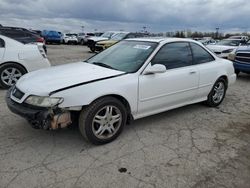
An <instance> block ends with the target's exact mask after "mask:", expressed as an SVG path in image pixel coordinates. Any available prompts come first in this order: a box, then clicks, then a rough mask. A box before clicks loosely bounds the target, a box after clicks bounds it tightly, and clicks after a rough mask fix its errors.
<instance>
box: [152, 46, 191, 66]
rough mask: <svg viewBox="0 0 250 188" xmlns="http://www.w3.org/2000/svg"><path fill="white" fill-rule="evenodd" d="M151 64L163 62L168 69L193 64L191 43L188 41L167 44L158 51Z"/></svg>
mask: <svg viewBox="0 0 250 188" xmlns="http://www.w3.org/2000/svg"><path fill="white" fill-rule="evenodd" d="M151 64H152V65H154V64H162V65H165V66H166V68H167V69H174V68H179V67H185V66H190V65H192V53H191V49H190V47H189V44H188V43H186V42H176V43H170V44H166V45H165V46H163V47H162V48H161V49H160V50H159V51H158V53H157V54H156V56H155V57H154V58H153V60H152V61H151Z"/></svg>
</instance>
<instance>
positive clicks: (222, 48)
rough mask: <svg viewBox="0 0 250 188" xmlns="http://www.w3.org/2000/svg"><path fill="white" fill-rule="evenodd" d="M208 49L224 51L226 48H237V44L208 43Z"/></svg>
mask: <svg viewBox="0 0 250 188" xmlns="http://www.w3.org/2000/svg"><path fill="white" fill-rule="evenodd" d="M206 47H207V48H208V49H210V50H211V51H213V52H222V51H224V50H230V49H236V48H237V46H223V45H207V46H206Z"/></svg>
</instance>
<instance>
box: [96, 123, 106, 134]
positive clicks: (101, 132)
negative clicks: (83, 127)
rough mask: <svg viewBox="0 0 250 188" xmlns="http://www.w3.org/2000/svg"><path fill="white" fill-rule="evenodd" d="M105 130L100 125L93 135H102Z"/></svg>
mask: <svg viewBox="0 0 250 188" xmlns="http://www.w3.org/2000/svg"><path fill="white" fill-rule="evenodd" d="M105 130H106V129H105V128H104V126H103V125H100V127H99V128H98V130H97V131H96V132H95V134H97V135H102V134H103V133H104V131H105Z"/></svg>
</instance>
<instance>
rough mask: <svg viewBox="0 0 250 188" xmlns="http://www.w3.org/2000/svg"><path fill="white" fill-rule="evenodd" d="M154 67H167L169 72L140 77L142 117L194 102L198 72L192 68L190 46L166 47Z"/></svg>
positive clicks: (187, 44)
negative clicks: (160, 65) (158, 65)
mask: <svg viewBox="0 0 250 188" xmlns="http://www.w3.org/2000/svg"><path fill="white" fill-rule="evenodd" d="M154 64H162V65H164V66H166V69H167V71H166V72H165V73H156V74H149V75H145V74H143V73H142V74H141V75H140V76H139V102H138V112H139V114H140V113H141V114H145V115H146V114H154V113H157V112H160V111H164V110H166V109H170V108H173V107H175V106H181V105H184V104H188V103H190V101H192V100H194V99H195V96H196V94H197V89H198V80H199V72H198V70H197V68H196V67H195V66H193V65H192V53H191V49H190V46H189V43H187V42H175V43H169V44H165V45H164V46H163V47H162V48H161V49H160V50H159V51H158V53H157V54H156V55H155V57H154V58H153V59H152V60H151V65H154ZM151 65H149V66H151ZM142 116H143V115H142Z"/></svg>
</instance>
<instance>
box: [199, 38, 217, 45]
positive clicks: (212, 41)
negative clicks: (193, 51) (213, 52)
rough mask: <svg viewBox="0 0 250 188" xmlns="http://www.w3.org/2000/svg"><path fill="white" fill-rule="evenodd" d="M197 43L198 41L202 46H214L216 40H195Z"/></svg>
mask: <svg viewBox="0 0 250 188" xmlns="http://www.w3.org/2000/svg"><path fill="white" fill-rule="evenodd" d="M197 41H199V42H200V43H202V44H203V45H205V46H206V45H210V44H211V45H214V44H216V43H217V42H216V40H214V39H212V38H202V39H200V40H197Z"/></svg>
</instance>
